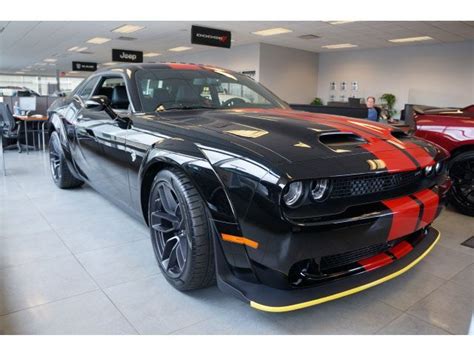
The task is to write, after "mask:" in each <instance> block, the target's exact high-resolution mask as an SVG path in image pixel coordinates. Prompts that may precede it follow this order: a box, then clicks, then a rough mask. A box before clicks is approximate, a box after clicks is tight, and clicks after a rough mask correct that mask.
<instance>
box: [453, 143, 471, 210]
mask: <svg viewBox="0 0 474 355" xmlns="http://www.w3.org/2000/svg"><path fill="white" fill-rule="evenodd" d="M449 176H450V177H451V179H452V181H453V186H452V187H451V190H450V191H449V194H448V199H449V202H450V203H451V204H452V205H453V206H454V207H455V208H456V209H457V210H458V211H459V212H461V213H462V214H465V215H468V216H474V151H469V152H464V153H460V154H458V155H455V156H454V157H453V158H452V159H451V161H450V162H449Z"/></svg>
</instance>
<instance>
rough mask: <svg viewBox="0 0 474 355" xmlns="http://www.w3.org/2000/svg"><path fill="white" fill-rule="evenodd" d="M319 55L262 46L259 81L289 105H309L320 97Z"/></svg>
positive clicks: (291, 49)
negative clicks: (318, 83)
mask: <svg viewBox="0 0 474 355" xmlns="http://www.w3.org/2000/svg"><path fill="white" fill-rule="evenodd" d="M317 80H318V54H317V53H314V52H308V51H303V50H299V49H294V48H287V47H280V46H274V45H270V44H265V43H262V44H261V46H260V67H259V81H260V83H262V84H263V85H265V86H266V87H267V88H269V89H270V90H271V91H273V92H274V93H275V94H277V95H278V96H279V97H281V98H282V99H283V100H285V101H287V102H289V103H300V104H309V103H310V102H311V101H312V100H313V99H314V98H315V97H316V89H317Z"/></svg>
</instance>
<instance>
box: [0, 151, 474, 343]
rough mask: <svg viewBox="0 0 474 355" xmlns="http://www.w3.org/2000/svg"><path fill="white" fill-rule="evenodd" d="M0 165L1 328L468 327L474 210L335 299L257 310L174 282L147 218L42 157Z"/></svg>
mask: <svg viewBox="0 0 474 355" xmlns="http://www.w3.org/2000/svg"><path fill="white" fill-rule="evenodd" d="M5 155H6V165H7V169H8V175H7V176H6V177H3V176H1V175H0V334H136V333H140V334H374V333H379V334H451V333H452V334H466V333H467V332H468V330H469V326H470V322H471V317H472V312H473V299H474V289H473V288H474V282H473V277H474V249H470V248H467V247H465V246H461V245H460V243H462V242H463V241H464V240H466V239H467V238H468V237H470V236H471V235H472V231H473V229H474V228H473V223H474V222H473V219H472V218H468V217H465V216H462V215H460V214H458V213H456V212H454V211H452V210H451V209H447V210H446V211H444V212H443V214H442V216H441V217H440V218H439V219H438V220H437V221H436V222H435V225H436V226H437V227H438V228H439V229H440V231H441V233H442V238H441V241H440V243H439V245H438V246H437V247H436V248H435V249H434V250H433V252H432V254H430V255H429V256H428V257H427V258H426V259H425V260H424V261H423V262H422V263H420V264H419V265H418V267H417V268H415V269H413V270H411V271H410V272H408V273H406V274H405V275H402V276H400V277H399V278H397V279H395V280H392V281H390V282H387V283H385V284H383V285H380V286H378V287H376V288H373V289H370V290H367V291H365V292H363V293H359V294H357V295H353V296H351V297H347V298H344V299H340V300H336V301H334V302H329V303H325V304H322V305H319V306H316V307H313V308H308V309H304V310H301V311H295V312H291V313H285V314H272V313H264V312H260V311H257V310H254V309H251V308H250V307H248V306H247V305H246V304H244V303H242V302H241V301H239V300H237V299H235V298H233V297H231V296H228V295H225V294H223V293H222V292H220V291H219V290H218V289H217V287H215V286H214V287H210V288H208V289H205V290H200V291H195V292H191V293H180V292H178V291H176V290H174V289H173V288H172V287H171V286H170V285H169V284H168V283H167V282H166V280H165V279H164V278H163V276H162V275H161V274H160V272H159V269H158V267H157V265H156V262H155V260H154V258H153V251H152V248H151V245H150V242H149V239H148V230H147V227H146V226H145V225H144V224H142V223H141V222H140V221H138V220H136V219H134V218H133V217H130V216H129V215H127V214H126V213H124V212H123V211H121V210H120V209H119V208H118V207H116V206H115V205H114V204H112V203H110V202H109V201H107V200H105V199H104V198H103V197H102V196H100V195H99V194H98V193H96V192H95V191H94V190H93V189H91V188H90V187H89V186H83V187H82V188H79V189H74V190H60V189H58V188H56V187H55V185H54V184H53V183H52V181H51V179H50V176H49V168H48V161H47V156H46V155H45V154H43V153H41V152H31V153H30V154H29V155H26V154H18V153H16V152H14V151H8V152H6V154H5Z"/></svg>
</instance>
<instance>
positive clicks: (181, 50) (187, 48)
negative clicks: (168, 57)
mask: <svg viewBox="0 0 474 355" xmlns="http://www.w3.org/2000/svg"><path fill="white" fill-rule="evenodd" d="M190 49H192V47H184V46H181V47H175V48H170V49H168V50H169V51H171V52H183V51H187V50H190Z"/></svg>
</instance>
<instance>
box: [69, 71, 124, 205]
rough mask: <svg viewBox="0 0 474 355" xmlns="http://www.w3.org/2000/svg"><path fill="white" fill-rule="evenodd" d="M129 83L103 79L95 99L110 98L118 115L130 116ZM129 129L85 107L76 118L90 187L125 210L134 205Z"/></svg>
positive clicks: (112, 77)
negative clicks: (130, 172) (128, 142)
mask: <svg viewBox="0 0 474 355" xmlns="http://www.w3.org/2000/svg"><path fill="white" fill-rule="evenodd" d="M126 85H127V84H126V81H125V80H124V78H123V77H121V76H120V75H103V76H101V77H100V79H99V81H98V84H97V86H96V87H95V89H94V91H93V92H92V93H91V96H95V95H104V96H107V97H108V99H109V101H110V105H111V107H112V109H113V110H114V112H115V113H116V114H118V115H120V116H128V115H129V114H130V111H129V106H130V100H129V97H130V96H129V94H128V90H127V86H126ZM127 131H128V128H127V127H126V126H124V125H123V124H121V123H120V121H119V120H117V119H113V118H112V117H111V116H110V115H109V114H108V113H107V112H106V111H104V110H102V111H96V110H94V109H88V108H87V107H85V105H84V104H82V107H81V108H80V110H79V111H78V112H77V115H76V137H77V141H78V145H79V149H80V155H81V157H80V158H81V161H83V165H84V169H85V173H86V175H87V179H88V181H89V183H90V184H91V185H92V186H93V187H94V188H95V189H97V190H99V191H100V192H102V193H104V194H106V195H108V197H110V198H112V199H114V200H116V201H117V202H120V203H121V204H123V205H124V206H126V207H128V206H129V205H130V193H129V187H128V176H127V163H128V160H129V159H130V154H128V153H127V152H126V149H125V148H126V147H125V142H126V136H127Z"/></svg>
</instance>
